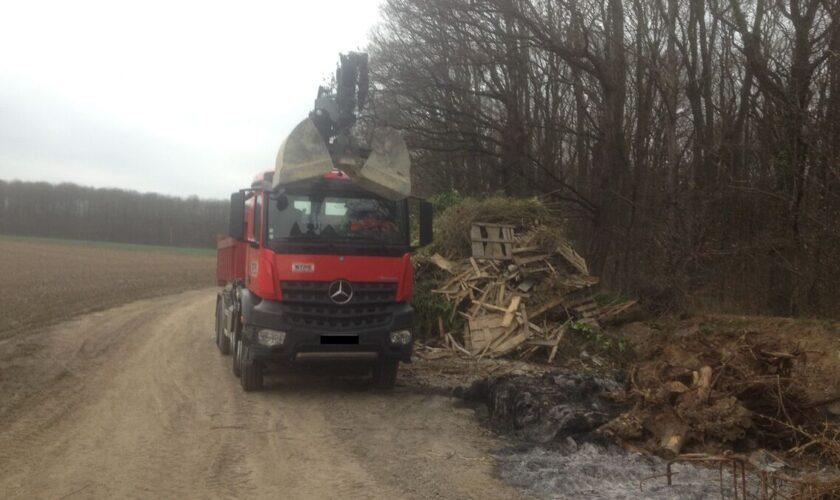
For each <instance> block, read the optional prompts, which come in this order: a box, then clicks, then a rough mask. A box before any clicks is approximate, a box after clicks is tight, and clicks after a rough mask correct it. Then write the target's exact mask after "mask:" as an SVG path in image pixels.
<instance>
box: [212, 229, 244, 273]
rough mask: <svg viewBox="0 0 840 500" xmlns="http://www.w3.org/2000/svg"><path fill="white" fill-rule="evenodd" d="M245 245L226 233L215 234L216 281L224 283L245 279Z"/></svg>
mask: <svg viewBox="0 0 840 500" xmlns="http://www.w3.org/2000/svg"><path fill="white" fill-rule="evenodd" d="M245 245H246V243H245V242H244V241H237V240H236V239H234V238H231V237H230V236H226V235H219V236H216V281H217V282H218V284H219V285H226V284H228V283H230V282H232V281H234V280H237V279H239V280H244V279H245Z"/></svg>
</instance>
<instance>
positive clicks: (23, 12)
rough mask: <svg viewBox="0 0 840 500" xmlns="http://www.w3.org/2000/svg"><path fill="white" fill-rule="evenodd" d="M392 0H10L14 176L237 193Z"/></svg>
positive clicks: (6, 91) (2, 57)
mask: <svg viewBox="0 0 840 500" xmlns="http://www.w3.org/2000/svg"><path fill="white" fill-rule="evenodd" d="M379 3H380V0H352V1H351V0H343V1H342V0H296V1H283V0H279V1H237V2H213V1H174V0H169V1H143V2H122V1H116V0H74V1H66V0H65V1H61V0H57V1H41V0H0V6H2V7H1V8H0V179H4V180H11V179H20V180H43V181H49V182H74V183H77V184H82V185H89V186H97V187H104V186H109V187H120V188H127V189H134V190H137V191H153V192H159V193H165V194H171V195H178V196H188V195H192V194H195V195H198V196H201V197H205V198H207V197H213V198H220V197H227V196H228V194H229V193H230V192H231V191H233V190H235V189H238V188H240V187H243V186H245V185H246V184H248V183H249V182H250V180H251V178H252V177H253V176H254V174H256V173H257V172H259V171H262V170H267V169H273V168H274V157H275V155H276V153H277V148H278V146H279V145H280V143H281V142H282V140H283V138H284V137H285V135H286V133H288V132H289V131H290V130H291V128H292V127H293V126H294V125H295V124H296V123H297V122H299V121H300V120H302V119H303V118H305V117H306V115H307V113H308V112H309V110H310V109H311V107H312V101H313V100H314V98H315V94H316V91H317V88H318V85H320V84H321V83H323V81H324V80H325V79H327V78H329V77H330V75H331V74H332V72H333V71H334V70H335V64H336V62H337V61H338V53H339V52H346V51H348V50H354V49H363V48H364V47H365V45H366V40H367V34H368V32H369V30H370V29H371V28H372V27H373V25H374V24H375V23H376V22H377V20H378V17H379V10H378V5H379Z"/></svg>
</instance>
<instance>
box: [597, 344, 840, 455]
mask: <svg viewBox="0 0 840 500" xmlns="http://www.w3.org/2000/svg"><path fill="white" fill-rule="evenodd" d="M804 354H805V353H804V352H803V351H801V350H800V349H799V347H798V346H797V345H796V344H795V339H785V340H783V341H778V342H768V341H766V340H757V336H756V335H750V334H748V333H744V334H741V335H739V336H737V337H735V338H733V336H726V335H715V334H703V333H700V332H695V333H693V334H691V335H688V336H686V337H683V338H679V339H676V340H675V341H672V342H670V343H669V344H667V345H666V346H664V347H663V348H662V349H661V350H660V352H658V353H656V354H655V355H652V356H651V357H650V359H646V360H644V361H641V362H639V363H637V364H636V365H635V366H634V367H633V368H632V369H631V370H630V373H629V382H628V385H629V387H628V389H627V391H626V392H625V393H624V394H622V395H620V396H617V397H618V399H621V400H623V401H622V402H624V403H627V404H629V405H630V406H632V408H631V409H630V410H629V411H627V412H625V413H624V414H622V415H621V416H619V417H618V418H616V419H615V420H613V421H612V422H610V423H609V424H607V425H606V426H604V428H603V429H602V430H603V431H605V432H606V433H607V434H611V435H614V436H616V437H618V438H620V439H621V440H623V441H625V442H635V443H640V442H641V443H643V445H645V446H646V447H648V448H649V449H652V450H660V451H665V452H667V453H670V454H680V453H685V452H696V451H715V452H718V451H720V450H729V449H736V450H738V449H747V450H748V449H754V448H768V449H773V450H777V451H781V452H787V453H788V454H790V455H796V456H800V457H801V456H806V457H812V458H814V457H816V458H819V459H821V460H824V461H825V462H827V463H829V464H832V465H833V466H835V467H840V423H838V422H836V421H835V422H831V421H830V420H828V419H827V418H826V417H825V415H824V414H823V413H822V412H821V407H823V406H825V405H827V404H830V403H832V402H833V399H828V400H824V401H814V400H810V399H809V398H808V396H807V391H806V390H805V387H804V382H803V380H802V379H800V378H797V376H796V373H802V371H803V370H807V367H805V366H803V365H801V364H802V363H805V359H806V356H805V355H804ZM834 399H837V398H834Z"/></svg>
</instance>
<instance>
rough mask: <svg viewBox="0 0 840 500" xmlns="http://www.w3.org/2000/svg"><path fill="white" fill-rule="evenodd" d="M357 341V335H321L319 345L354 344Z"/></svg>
mask: <svg viewBox="0 0 840 500" xmlns="http://www.w3.org/2000/svg"><path fill="white" fill-rule="evenodd" d="M358 343H359V336H358V335H321V345H354V344H358Z"/></svg>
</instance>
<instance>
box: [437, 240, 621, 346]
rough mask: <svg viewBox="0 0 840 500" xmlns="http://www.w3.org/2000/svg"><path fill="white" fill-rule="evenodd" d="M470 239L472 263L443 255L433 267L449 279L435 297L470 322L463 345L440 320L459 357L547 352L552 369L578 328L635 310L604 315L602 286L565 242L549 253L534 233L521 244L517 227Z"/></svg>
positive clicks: (444, 338)
mask: <svg viewBox="0 0 840 500" xmlns="http://www.w3.org/2000/svg"><path fill="white" fill-rule="evenodd" d="M470 236H471V240H472V243H473V256H472V257H470V258H469V259H463V260H460V261H451V260H448V259H446V258H445V257H443V256H441V255H439V254H435V255H433V256H432V257H431V258H430V259H429V260H430V261H431V262H432V263H434V264H435V265H436V266H437V267H439V268H441V269H443V270H444V271H446V274H447V278H446V279H445V280H444V281H442V282H441V284H440V286H439V287H438V288H437V289H436V290H434V291H435V293H439V294H441V295H443V296H444V297H446V299H447V300H449V301H450V302H451V303H452V304H453V305H454V307H453V308H452V314H453V315H455V314H459V315H460V316H462V317H463V319H464V332H463V345H462V344H461V343H459V342H458V341H457V340H456V338H455V337H454V336H453V334H452V332H445V331H444V327H443V324H444V321H443V318H440V321H439V326H440V335H441V340H442V342H443V343H444V344H445V345H447V346H449V347H451V348H452V349H455V350H457V351H460V352H462V353H464V354H468V355H470V356H476V357H498V356H504V355H508V354H511V353H513V352H514V351H518V352H519V353H520V355H521V356H522V357H528V356H531V355H534V354H535V353H537V352H539V351H541V350H544V351H545V352H546V354H547V356H548V361H549V362H551V361H553V359H554V357H555V355H556V354H557V350H558V347H559V346H560V343H561V341H562V339H563V336H564V334H565V333H566V331H567V329H568V328H569V326H570V323H571V321H573V320H583V321H590V322H592V321H598V320H599V319H602V318H604V317H605V316H604V315H605V314H606V313H609V314H610V315H611V317H615V316H617V315H619V314H622V313H625V312H627V311H628V310H630V309H631V308H632V307H633V306H634V305H635V302H634V301H631V302H625V303H622V304H617V305H613V306H611V307H609V308H607V309H601V308H599V307H598V305H597V304H596V303H595V300H594V299H593V296H592V291H593V289H594V287H595V286H596V285H597V284H598V278H597V277H595V276H591V275H590V274H589V270H588V268H587V266H586V260H584V259H583V257H581V256H580V255H579V254H578V253H577V252H575V251H574V249H573V248H572V247H571V246H570V245H568V244H567V243H565V242H563V243H560V244H558V245H557V248H556V249H554V250H553V251H546V249H545V248H544V247H541V246H539V245H536V244H533V242H532V240H533V239H534V233H533V232H531V233H528V234H525V235H522V236H520V237H517V236H516V235H515V233H514V228H513V227H512V226H506V225H499V224H485V223H476V224H474V225H473V227H472V228H471V232H470ZM546 297H548V298H546ZM451 319H452V318H450V320H451Z"/></svg>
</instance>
